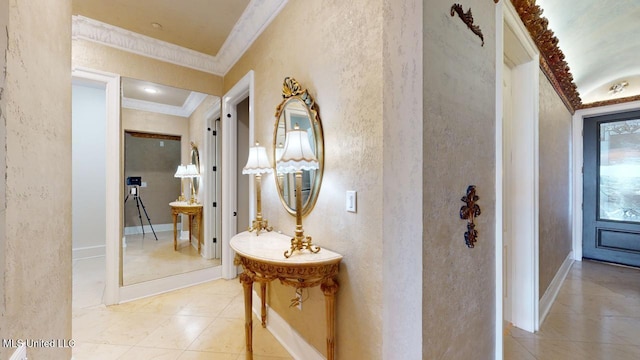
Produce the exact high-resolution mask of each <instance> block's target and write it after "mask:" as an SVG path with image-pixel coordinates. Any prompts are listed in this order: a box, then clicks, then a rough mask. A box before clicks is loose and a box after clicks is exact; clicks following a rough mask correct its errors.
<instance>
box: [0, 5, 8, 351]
mask: <svg viewBox="0 0 640 360" xmlns="http://www.w3.org/2000/svg"><path fill="white" fill-rule="evenodd" d="M8 28H9V0H0V29H8ZM8 45H9V44H8V39H7V37H6V36H0V69H6V68H7V55H6V54H7V49H8V48H7V46H8ZM6 86H7V84H6V72H5V71H0V179H2V185H1V186H0V314H2V315H0V316H4V314H5V310H4V309H5V296H4V293H5V282H4V279H5V276H4V273H5V270H6V269H5V264H6V262H5V257H6V246H7V242H6V241H5V238H6V235H5V234H6V230H7V228H6V217H7V211H6V210H7V196H6V195H7V188H6V182H5V180H4V179H6V175H7V137H6V134H7V118H6V116H5V113H6V110H7V101H6V96H4V92H5V88H6ZM1 319H2V318H0V320H1ZM2 329H3V327H2V325H1V323H0V335H4V332H3V330H2ZM0 354H2V350H0ZM0 358H2V355H0Z"/></svg>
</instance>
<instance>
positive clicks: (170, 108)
mask: <svg viewBox="0 0 640 360" xmlns="http://www.w3.org/2000/svg"><path fill="white" fill-rule="evenodd" d="M206 97H207V94H202V93H197V92H191V93H190V94H189V97H187V100H186V101H185V102H184V104H183V105H182V106H175V105H167V104H160V103H157V102H152V101H146V100H139V99H132V98H127V97H123V98H122V107H123V108H126V109H134V110H142V111H149V112H155V113H160V114H166V115H174V116H181V117H186V118H188V117H189V116H191V114H192V113H193V112H194V111H195V109H197V108H198V106H200V104H201V103H202V101H203V100H204V99H205V98H206Z"/></svg>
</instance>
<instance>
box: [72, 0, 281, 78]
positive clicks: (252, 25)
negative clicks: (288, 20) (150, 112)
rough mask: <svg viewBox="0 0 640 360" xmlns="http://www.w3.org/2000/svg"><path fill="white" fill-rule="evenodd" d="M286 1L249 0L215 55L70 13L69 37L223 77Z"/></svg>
mask: <svg viewBox="0 0 640 360" xmlns="http://www.w3.org/2000/svg"><path fill="white" fill-rule="evenodd" d="M287 1H288V0H251V1H250V2H249V4H248V5H247V8H246V9H245V11H244V12H243V13H242V15H241V16H240V18H239V19H238V21H237V23H236V25H235V26H234V27H233V29H232V30H231V32H230V34H229V36H228V37H227V39H226V41H225V42H224V44H222V47H221V48H220V51H218V54H217V55H216V56H211V55H207V54H203V53H200V52H197V51H194V50H191V49H187V48H185V47H182V46H178V45H174V44H171V43H168V42H165V41H161V40H157V39H154V38H151V37H148V36H145V35H142V34H138V33H135V32H132V31H129V30H125V29H123V28H120V27H117V26H113V25H109V24H106V23H103V22H100V21H97V20H94V19H91V18H87V17H84V16H81V15H74V16H72V32H71V34H72V38H73V39H84V40H88V41H93V42H96V43H99V44H102V45H106V46H110V47H113V48H117V49H120V50H124V51H127V52H131V53H134V54H138V55H142V56H146V57H149V58H153V59H156V60H160V61H165V62H168V63H171V64H175V65H179V66H184V67H187V68H191V69H195V70H199V71H203V72H206V73H210V74H214V75H218V76H224V75H225V74H226V73H227V72H228V71H229V70H230V69H231V67H232V66H233V65H235V63H236V62H237V61H238V60H239V59H240V57H241V56H242V54H244V52H245V51H246V50H247V49H248V48H249V47H250V46H251V44H253V42H254V41H255V40H256V39H257V38H258V36H259V35H260V34H261V33H262V32H263V31H264V29H265V28H266V27H267V26H268V25H269V24H270V23H271V21H272V20H273V19H274V18H275V17H276V16H277V15H278V14H279V13H280V11H281V10H282V8H283V7H284V6H285V5H286V3H287Z"/></svg>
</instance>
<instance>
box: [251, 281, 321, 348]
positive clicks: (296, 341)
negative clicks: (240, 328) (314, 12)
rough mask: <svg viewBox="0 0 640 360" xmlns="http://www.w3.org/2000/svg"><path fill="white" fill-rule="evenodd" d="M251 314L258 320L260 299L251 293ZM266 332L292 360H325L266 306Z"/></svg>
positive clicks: (254, 293) (255, 293) (254, 292)
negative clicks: (269, 333) (267, 331)
mask: <svg viewBox="0 0 640 360" xmlns="http://www.w3.org/2000/svg"><path fill="white" fill-rule="evenodd" d="M252 305H253V306H252V307H253V312H254V313H255V314H256V315H257V316H258V319H260V316H261V315H260V312H261V311H260V310H261V309H260V306H261V302H260V297H259V296H258V293H257V292H256V291H255V290H254V291H253V300H252ZM267 330H269V332H271V334H272V335H273V336H274V337H275V338H276V339H277V340H278V341H279V342H280V344H281V345H282V346H283V347H284V348H285V350H287V351H288V352H289V355H291V356H292V357H293V358H294V359H304V360H325V357H324V356H322V354H321V353H320V352H319V351H318V350H316V348H314V347H313V346H311V345H309V343H308V342H306V341H305V340H304V338H303V337H302V336H300V334H299V333H298V332H297V331H295V330H294V329H293V328H292V327H291V325H289V323H287V322H286V321H285V320H284V319H283V318H282V317H281V316H280V315H278V313H277V312H275V311H273V309H271V308H270V307H269V305H267Z"/></svg>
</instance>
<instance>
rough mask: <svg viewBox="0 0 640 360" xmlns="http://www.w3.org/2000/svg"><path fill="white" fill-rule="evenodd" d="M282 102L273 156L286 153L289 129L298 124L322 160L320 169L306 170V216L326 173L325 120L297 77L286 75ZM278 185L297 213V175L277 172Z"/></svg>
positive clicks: (285, 201) (292, 211) (285, 202)
mask: <svg viewBox="0 0 640 360" xmlns="http://www.w3.org/2000/svg"><path fill="white" fill-rule="evenodd" d="M282 98H283V100H282V102H281V103H280V104H279V105H278V107H277V108H276V113H275V117H276V121H275V124H274V131H273V152H274V153H273V155H274V156H273V158H274V162H275V161H277V160H278V159H279V158H280V156H281V155H282V150H283V145H284V140H285V137H286V132H287V131H289V130H290V129H293V128H294V126H295V125H298V126H299V127H300V128H301V129H304V130H306V131H307V133H308V135H309V142H310V143H311V148H312V149H313V150H314V152H315V155H316V158H317V159H318V163H319V168H318V169H317V170H305V171H303V189H302V209H301V213H302V216H305V215H307V214H308V213H310V212H311V210H312V209H313V207H314V206H315V203H316V200H317V199H318V193H319V191H320V185H321V183H322V173H323V170H324V139H323V134H322V123H321V121H320V116H319V114H318V106H317V104H316V103H315V101H314V100H313V97H312V96H311V95H309V92H308V91H307V90H306V89H304V88H303V87H302V86H300V84H299V83H298V82H297V81H296V80H295V79H293V78H290V77H286V78H285V79H284V84H283V85H282ZM275 179H276V187H277V189H278V195H279V196H280V201H281V202H282V205H283V206H284V208H285V209H286V210H287V212H288V213H289V214H291V215H295V213H296V209H295V197H294V196H295V191H294V190H295V185H294V184H295V183H294V178H293V174H282V173H278V172H277V171H276V176H275Z"/></svg>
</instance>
